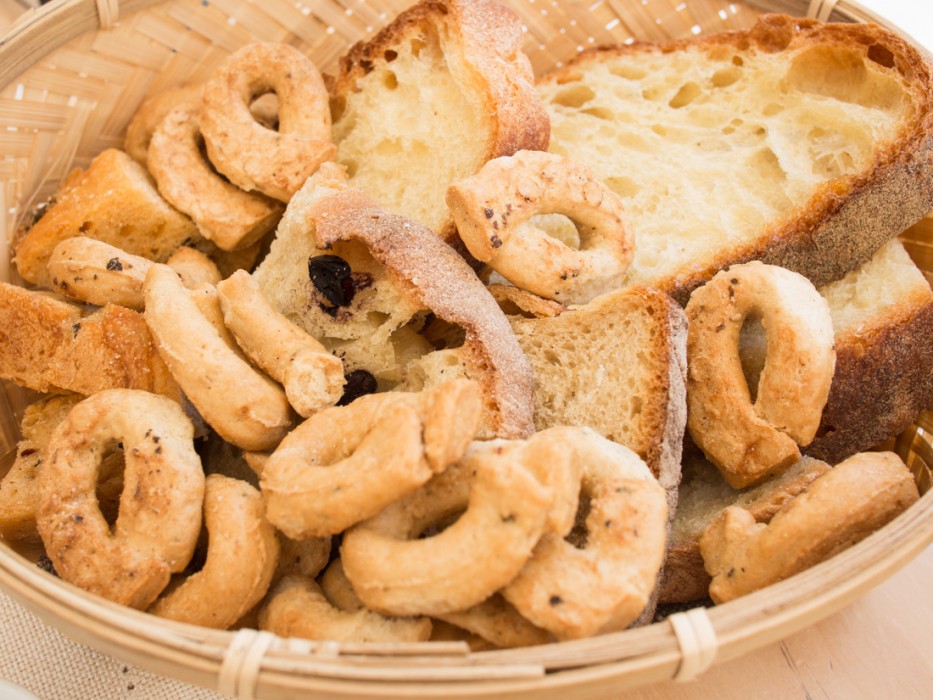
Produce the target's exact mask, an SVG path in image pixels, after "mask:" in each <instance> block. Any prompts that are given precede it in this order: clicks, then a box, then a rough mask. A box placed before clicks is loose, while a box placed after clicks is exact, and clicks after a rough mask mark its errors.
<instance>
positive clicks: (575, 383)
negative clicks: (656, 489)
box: [511, 287, 687, 510]
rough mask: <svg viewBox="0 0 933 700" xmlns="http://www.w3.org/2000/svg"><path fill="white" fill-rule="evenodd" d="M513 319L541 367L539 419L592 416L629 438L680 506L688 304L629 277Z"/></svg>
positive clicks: (603, 429)
mask: <svg viewBox="0 0 933 700" xmlns="http://www.w3.org/2000/svg"><path fill="white" fill-rule="evenodd" d="M511 322H512V329H513V330H514V332H515V336H516V337H517V338H518V343H519V345H521V347H522V350H523V351H524V352H525V355H526V356H527V357H528V361H529V362H530V363H531V366H532V370H533V371H534V374H535V414H534V420H535V428H537V429H538V430H544V429H545V428H550V427H551V426H556V425H574V426H587V427H590V428H592V429H593V430H595V431H596V432H597V433H599V434H600V435H602V436H603V437H606V438H609V439H610V440H614V441H615V442H618V443H621V444H623V445H625V446H626V447H628V448H630V449H631V450H633V451H634V452H636V453H637V454H638V455H639V456H640V457H641V458H642V459H643V460H645V462H646V463H647V465H648V468H649V469H651V472H652V474H654V475H655V477H657V478H658V481H659V482H660V483H661V486H662V487H664V489H665V490H666V491H667V492H668V496H669V498H668V501H669V505H670V506H671V510H673V507H674V505H675V504H676V492H677V485H678V483H679V482H680V456H681V446H682V444H683V436H684V428H685V426H686V419H687V406H686V383H685V382H686V365H687V363H686V339H687V321H686V318H685V316H684V313H683V310H682V309H681V308H680V307H679V306H678V305H677V304H676V303H675V302H674V300H673V299H671V298H670V297H669V296H667V295H666V294H663V293H661V292H657V291H655V290H652V289H648V288H646V287H632V288H629V289H626V290H620V291H617V292H612V293H610V294H606V295H604V296H602V297H599V298H597V299H595V300H593V301H592V302H590V303H589V304H587V305H585V306H580V307H572V308H570V309H569V310H567V311H564V312H563V313H561V314H560V315H557V316H552V317H541V318H521V317H512V318H511Z"/></svg>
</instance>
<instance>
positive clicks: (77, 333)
mask: <svg viewBox="0 0 933 700" xmlns="http://www.w3.org/2000/svg"><path fill="white" fill-rule="evenodd" d="M0 379H7V380H9V381H12V382H14V383H16V384H19V385H20V386H24V387H27V388H29V389H33V390H35V391H41V392H53V393H61V392H74V393H77V394H84V395H90V394H93V393H95V392H98V391H101V390H103V389H111V388H125V389H144V390H146V391H152V392H155V393H158V394H165V395H166V396H170V397H172V398H178V397H179V396H180V394H179V390H178V386H177V385H176V384H175V382H174V380H173V379H172V378H171V375H169V373H168V368H167V367H166V366H165V363H164V362H163V361H162V358H161V357H159V353H158V352H157V351H156V348H155V344H154V343H153V340H152V336H151V335H150V333H149V327H148V326H147V325H146V322H145V321H144V320H143V317H142V316H141V315H139V314H138V313H136V312H135V311H131V310H130V309H126V308H123V307H122V306H114V305H107V306H104V307H103V308H100V309H98V310H97V311H94V312H93V313H91V314H88V315H86V316H85V315H83V313H82V308H81V307H80V306H78V305H76V304H72V303H69V302H66V301H63V300H61V299H59V298H57V297H55V296H54V295H52V294H50V293H47V292H33V291H28V290H26V289H23V288H22V287H17V286H14V285H11V284H7V283H5V282H0Z"/></svg>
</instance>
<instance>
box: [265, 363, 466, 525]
mask: <svg viewBox="0 0 933 700" xmlns="http://www.w3.org/2000/svg"><path fill="white" fill-rule="evenodd" d="M480 411H481V400H480V392H479V387H477V386H476V384H475V383H473V382H470V381H466V380H456V381H452V382H447V383H445V384H441V385H439V386H437V387H435V388H434V389H432V390H430V391H426V392H419V393H404V392H387V393H382V394H370V395H368V396H362V397H360V398H358V399H356V400H355V401H353V402H352V403H350V404H349V405H347V406H339V407H335V408H328V409H325V410H323V411H320V412H318V413H315V414H314V415H313V416H311V417H310V418H308V419H307V420H306V421H305V422H304V423H302V424H301V425H299V426H298V427H297V428H295V429H294V430H293V431H291V432H290V433H289V434H288V435H287V436H286V437H285V439H284V440H282V443H281V444H280V445H279V446H278V448H276V450H275V451H274V452H273V453H272V455H271V456H270V457H269V459H268V460H267V462H266V464H265V467H264V468H263V470H262V477H261V479H260V487H261V489H262V493H263V496H264V498H265V501H266V513H267V514H268V517H269V520H270V521H271V522H272V524H273V525H275V526H276V527H277V528H279V529H280V530H281V531H282V532H284V533H285V534H286V535H288V536H289V537H292V538H294V539H304V538H307V537H325V536H327V535H335V534H337V533H339V532H343V531H344V530H346V529H347V528H348V527H350V526H351V525H354V524H355V523H358V522H360V521H362V520H365V519H366V518H370V517H372V516H374V515H376V513H378V512H379V511H380V510H382V509H383V508H384V507H386V506H387V505H389V504H390V503H392V502H393V501H396V500H397V499H399V498H401V497H402V496H404V495H405V494H408V493H410V492H412V491H414V490H415V489H417V488H418V487H419V486H421V485H422V484H423V483H425V482H426V481H427V480H428V479H430V478H431V477H432V476H433V475H434V474H435V473H437V472H439V471H441V470H443V469H444V468H445V467H447V465H448V464H450V463H451V462H454V461H456V460H457V459H459V458H460V456H461V455H462V454H463V453H464V451H465V450H466V448H467V445H468V444H469V443H470V441H471V440H472V439H473V437H474V436H475V435H476V431H477V429H478V428H479V420H480Z"/></svg>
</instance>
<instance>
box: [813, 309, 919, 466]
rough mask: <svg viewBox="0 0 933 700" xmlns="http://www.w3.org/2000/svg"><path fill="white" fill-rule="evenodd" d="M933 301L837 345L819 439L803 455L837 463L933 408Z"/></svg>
mask: <svg viewBox="0 0 933 700" xmlns="http://www.w3.org/2000/svg"><path fill="white" fill-rule="evenodd" d="M931 339H933V300H928V301H926V303H923V304H921V305H919V306H915V307H913V308H910V309H905V310H904V311H903V312H902V313H901V314H900V315H898V316H893V317H891V318H889V319H887V322H886V323H885V324H884V325H882V326H876V327H874V328H871V329H867V330H856V331H853V332H852V333H849V334H847V335H845V336H843V337H841V338H838V339H837V341H836V372H835V375H834V377H833V383H832V386H831V387H830V390H829V399H828V400H827V402H826V406H825V408H824V409H823V417H822V421H821V424H820V428H819V431H818V432H817V437H816V438H815V439H814V440H813V442H812V443H810V445H808V446H807V447H805V448H804V449H803V452H804V453H805V454H807V455H809V456H811V457H815V458H817V459H821V460H824V461H826V462H829V463H830V464H837V463H838V462H841V461H842V460H844V459H846V458H847V457H850V456H851V455H853V454H855V453H856V452H863V451H865V450H868V449H870V448H871V447H873V446H875V445H877V444H878V443H880V442H882V441H884V440H887V439H888V438H890V437H892V436H894V435H897V434H898V433H900V432H901V431H903V430H904V429H905V428H907V426H908V425H910V423H911V422H912V421H914V420H916V418H917V416H918V415H920V413H922V412H923V411H924V410H928V409H931V408H933V370H931V368H933V342H931Z"/></svg>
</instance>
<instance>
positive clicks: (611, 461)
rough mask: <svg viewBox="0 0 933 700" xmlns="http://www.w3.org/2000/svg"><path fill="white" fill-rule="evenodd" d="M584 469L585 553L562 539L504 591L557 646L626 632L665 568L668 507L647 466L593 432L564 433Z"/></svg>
mask: <svg viewBox="0 0 933 700" xmlns="http://www.w3.org/2000/svg"><path fill="white" fill-rule="evenodd" d="M560 430H562V431H568V432H573V433H575V434H576V439H574V440H568V441H567V444H568V445H570V449H571V450H572V451H573V459H574V461H576V462H578V463H579V464H581V465H582V468H583V478H582V482H581V493H582V496H583V499H584V500H585V502H588V503H589V512H588V514H587V516H586V521H585V523H584V527H585V530H586V540H585V544H584V545H583V546H582V547H577V546H575V545H574V544H571V542H569V541H568V540H567V539H565V538H564V537H563V536H561V535H558V534H547V535H545V536H544V537H542V538H541V541H540V542H539V543H538V546H537V547H536V548H535V551H534V555H533V556H532V558H531V561H529V562H528V563H527V564H526V565H525V567H524V568H523V569H522V570H521V572H520V573H519V574H518V575H517V576H516V577H515V578H514V579H513V580H512V581H511V582H510V583H509V584H508V585H507V586H506V587H505V588H504V589H503V590H502V593H503V595H504V596H505V598H506V599H507V600H508V601H509V602H511V603H512V604H513V605H514V606H515V607H516V608H517V609H518V611H519V612H520V613H521V614H522V615H523V616H524V617H526V618H527V619H528V620H530V621H531V622H532V623H534V624H535V625H538V626H539V627H542V628H543V629H546V630H549V631H550V632H552V633H553V634H554V635H555V636H556V637H557V638H558V639H579V638H582V637H588V636H592V635H594V634H597V633H599V632H610V631H614V630H619V629H624V628H625V627H627V626H628V625H629V624H631V622H633V621H634V620H635V619H636V618H637V617H638V616H639V614H640V613H641V612H642V610H643V609H644V608H645V606H646V605H647V603H648V601H649V599H650V596H651V593H652V591H653V590H654V587H655V583H656V581H657V577H658V572H659V570H660V568H661V565H662V564H663V562H664V552H665V547H666V544H667V499H666V496H665V492H664V489H663V488H661V486H660V485H659V484H658V482H657V480H656V479H655V478H654V477H653V476H652V474H651V471H650V470H649V469H648V467H647V465H645V463H644V462H643V461H642V460H641V459H640V458H639V457H638V455H636V454H635V453H634V452H632V451H631V450H629V449H628V448H626V447H623V446H622V445H619V444H617V443H615V442H612V441H610V440H606V439H605V438H602V437H600V436H599V435H597V434H596V433H595V432H593V431H592V430H590V429H589V428H561V429H560Z"/></svg>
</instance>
